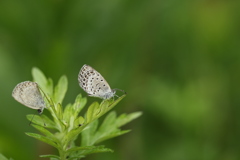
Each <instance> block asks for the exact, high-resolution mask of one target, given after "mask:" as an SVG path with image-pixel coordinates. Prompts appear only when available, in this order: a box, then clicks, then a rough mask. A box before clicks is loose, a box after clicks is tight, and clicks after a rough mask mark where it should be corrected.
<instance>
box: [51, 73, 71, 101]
mask: <svg viewBox="0 0 240 160" xmlns="http://www.w3.org/2000/svg"><path fill="white" fill-rule="evenodd" d="M67 86H68V80H67V77H66V76H62V77H61V78H60V79H59V81H58V84H57V85H56V87H55V88H54V95H53V100H54V102H55V103H56V104H58V103H60V104H61V103H62V101H63V99H64V97H65V94H66V92H67Z"/></svg>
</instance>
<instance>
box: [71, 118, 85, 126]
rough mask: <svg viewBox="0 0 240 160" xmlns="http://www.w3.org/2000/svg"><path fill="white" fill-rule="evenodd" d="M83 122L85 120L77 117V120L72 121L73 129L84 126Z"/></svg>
mask: <svg viewBox="0 0 240 160" xmlns="http://www.w3.org/2000/svg"><path fill="white" fill-rule="evenodd" d="M84 121H85V119H84V118H83V117H82V116H79V117H78V118H77V119H75V121H74V126H75V128H76V127H80V126H82V125H83V124H84Z"/></svg>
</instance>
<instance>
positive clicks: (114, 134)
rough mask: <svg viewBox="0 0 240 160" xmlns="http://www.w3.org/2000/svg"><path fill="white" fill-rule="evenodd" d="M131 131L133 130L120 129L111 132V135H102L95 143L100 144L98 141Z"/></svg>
mask: <svg viewBox="0 0 240 160" xmlns="http://www.w3.org/2000/svg"><path fill="white" fill-rule="evenodd" d="M130 131H131V130H123V131H118V132H115V133H112V134H109V135H107V136H103V137H100V138H99V139H98V140H97V141H96V142H95V143H94V144H98V143H100V142H102V141H106V140H108V139H111V138H114V137H118V136H121V135H123V134H126V133H128V132H130Z"/></svg>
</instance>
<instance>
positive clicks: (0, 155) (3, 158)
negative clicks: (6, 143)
mask: <svg viewBox="0 0 240 160" xmlns="http://www.w3.org/2000/svg"><path fill="white" fill-rule="evenodd" d="M0 159H1V160H11V159H12V158H10V159H8V158H7V157H5V156H4V155H2V154H0ZM12 160H13V159H12Z"/></svg>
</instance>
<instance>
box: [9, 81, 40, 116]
mask: <svg viewBox="0 0 240 160" xmlns="http://www.w3.org/2000/svg"><path fill="white" fill-rule="evenodd" d="M12 96H13V98H14V99H15V100H16V101H18V102H19V103H21V104H23V105H25V106H27V107H29V108H32V109H37V110H38V112H39V114H41V113H42V111H43V109H44V108H45V103H44V100H43V98H42V95H41V93H40V91H39V88H38V84H37V83H36V82H30V81H25V82H21V83H19V84H18V85H17V86H16V87H15V88H14V89H13V92H12Z"/></svg>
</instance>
